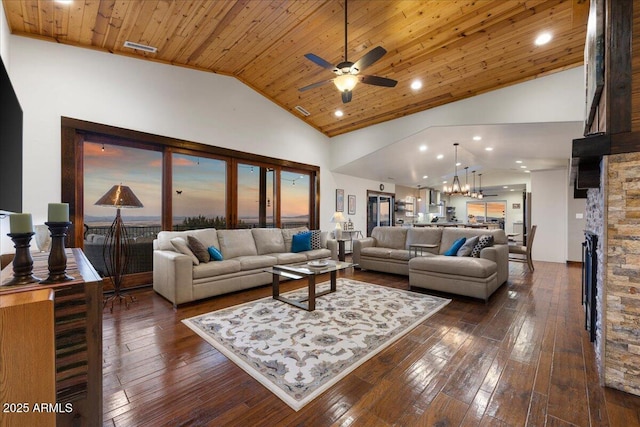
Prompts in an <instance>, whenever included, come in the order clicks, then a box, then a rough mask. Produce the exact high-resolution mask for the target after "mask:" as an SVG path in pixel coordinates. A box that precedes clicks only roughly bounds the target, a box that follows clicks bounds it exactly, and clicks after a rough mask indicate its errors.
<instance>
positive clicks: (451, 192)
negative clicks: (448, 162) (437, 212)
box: [442, 142, 465, 196]
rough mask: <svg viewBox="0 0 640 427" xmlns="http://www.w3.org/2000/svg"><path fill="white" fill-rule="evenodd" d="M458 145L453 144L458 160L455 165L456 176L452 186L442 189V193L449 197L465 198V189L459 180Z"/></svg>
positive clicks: (454, 175)
mask: <svg viewBox="0 0 640 427" xmlns="http://www.w3.org/2000/svg"><path fill="white" fill-rule="evenodd" d="M458 145H460V144H458V143H457V142H456V143H454V144H453V146H454V147H455V150H456V158H455V163H454V174H453V181H452V182H451V185H450V186H447V185H445V186H444V188H443V189H442V192H443V193H444V194H446V195H447V196H464V195H465V189H463V188H462V187H461V186H460V179H459V178H458Z"/></svg>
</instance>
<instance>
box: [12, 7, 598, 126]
mask: <svg viewBox="0 0 640 427" xmlns="http://www.w3.org/2000/svg"><path fill="white" fill-rule="evenodd" d="M2 3H3V6H4V10H5V14H6V16H7V19H8V23H9V28H10V31H11V33H12V34H15V35H19V36H28V37H36V38H40V39H46V40H50V41H53V42H57V43H65V44H69V45H73V46H78V47H86V48H91V49H98V50H102V51H106V52H111V53H114V54H119V55H127V56H133V57H138V58H142V59H145V60H150V61H157V62H163V63H168V64H173V65H177V66H185V67H189V68H194V69H198V70H202V71H207V72H214V73H219V74H224V75H229V76H234V77H236V78H237V79H239V80H240V81H242V82H243V83H245V84H246V85H248V86H250V87H251V88H253V89H255V90H256V91H258V92H259V93H261V94H263V95H264V96H266V97H267V98H269V99H271V100H272V101H273V102H275V103H276V104H278V105H280V106H281V107H282V108H284V109H286V110H288V111H290V112H291V113H292V114H295V115H296V116H298V117H299V118H300V119H301V120H304V121H306V122H307V123H309V124H310V125H311V126H313V127H315V128H316V129H318V130H320V131H321V132H323V133H325V134H326V135H328V136H335V135H339V134H342V133H346V132H349V131H353V130H355V129H359V128H363V127H366V126H370V125H373V124H375V123H380V122H384V121H387V120H391V119H395V118H398V117H402V116H405V115H407V114H412V113H416V112H419V111H422V110H426V109H429V108H433V107H436V106H439V105H442V104H446V103H449V102H453V101H457V100H460V99H463V98H467V97H471V96H474V95H477V94H479V93H483V92H487V91H490V90H493V89H497V88H500V87H504V86H508V85H512V84H515V83H520V82H523V81H525V80H529V79H533V78H536V77H538V76H541V75H546V74H549V73H553V72H557V71H561V70H565V69H568V68H572V67H576V66H580V65H582V63H583V54H584V42H585V35H586V24H587V17H588V12H589V1H588V0H528V1H515V0H495V1H488V0H475V1H473V0H461V1H454V0H448V1H447V0H430V1H416V0H396V1H382V0H374V1H367V0H351V1H349V3H348V31H347V33H348V45H347V53H348V58H349V60H351V61H353V62H355V61H356V60H357V59H359V58H360V57H362V56H363V55H364V54H365V53H366V52H368V51H369V50H371V49H373V48H374V47H376V46H382V47H384V48H385V49H386V50H387V51H388V53H387V54H386V55H384V56H383V57H382V58H381V59H380V60H379V61H377V62H376V63H375V64H373V65H372V66H371V67H369V68H368V69H367V70H366V72H365V74H373V75H378V76H383V77H388V78H391V79H394V80H397V81H398V85H397V86H396V87H395V88H384V87H376V86H370V85H366V84H363V83H359V84H358V85H357V86H356V88H355V89H354V91H353V100H352V101H351V102H350V103H348V104H343V103H342V101H341V97H340V93H339V92H338V90H337V89H336V88H335V86H334V85H333V84H326V85H323V86H321V87H319V88H316V89H312V90H308V91H305V92H300V91H299V90H298V89H299V88H301V87H303V86H306V85H308V84H311V83H315V82H317V81H322V80H327V79H331V78H333V77H334V75H333V74H332V72H331V71H330V70H327V69H323V68H321V67H319V66H318V65H316V64H314V63H312V62H311V61H309V60H308V59H306V58H305V57H304V54H306V53H314V54H316V55H318V56H320V57H321V58H324V59H326V60H327V61H328V62H330V63H331V64H337V63H339V62H341V61H342V60H343V59H344V58H343V56H344V42H345V34H344V31H345V26H344V1H342V0H340V1H336V0H325V1H320V0H307V1H305V0H296V1H276V0H272V1H269V0H237V1H223V0H144V1H141V0H75V1H73V2H72V3H71V4H68V5H65V4H61V3H57V2H54V1H52V0H3V2H2ZM543 31H548V32H550V33H551V34H552V36H553V40H552V41H551V42H550V43H549V44H547V45H544V46H540V47H538V46H536V45H535V44H534V39H535V37H536V36H537V35H538V34H539V33H541V32H543ZM125 41H131V42H135V43H140V44H143V45H150V46H154V47H157V48H158V51H157V53H145V52H143V51H141V50H133V49H130V48H125V47H124V46H123V44H124V42H125ZM414 79H420V80H422V82H423V88H422V89H420V90H418V91H414V90H412V89H411V88H410V84H411V82H412V81H413V80H414ZM298 105H299V106H302V107H303V108H304V109H305V110H307V111H309V112H310V113H311V115H310V116H308V117H304V116H302V115H301V114H300V113H299V112H298V111H297V110H296V109H295V107H296V106H298ZM338 109H340V110H342V111H343V112H344V116H343V117H341V118H338V117H336V116H335V115H334V112H335V111H336V110H338Z"/></svg>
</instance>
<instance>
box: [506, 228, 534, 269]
mask: <svg viewBox="0 0 640 427" xmlns="http://www.w3.org/2000/svg"><path fill="white" fill-rule="evenodd" d="M536 228H538V226H537V225H532V226H531V230H530V231H529V234H527V235H526V237H527V238H526V240H525V241H526V242H527V244H526V245H509V261H514V262H526V263H527V265H528V266H529V270H531V271H533V270H534V267H533V260H532V259H531V248H532V247H533V238H534V237H535V235H536ZM512 254H513V255H515V256H512Z"/></svg>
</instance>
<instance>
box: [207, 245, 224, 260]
mask: <svg viewBox="0 0 640 427" xmlns="http://www.w3.org/2000/svg"><path fill="white" fill-rule="evenodd" d="M207 251H209V255H210V256H211V259H212V260H214V261H222V260H223V259H224V258H223V257H222V253H221V252H220V251H219V250H218V248H216V247H215V246H209V247H208V248H207Z"/></svg>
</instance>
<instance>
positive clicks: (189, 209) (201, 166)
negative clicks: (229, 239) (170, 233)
mask: <svg viewBox="0 0 640 427" xmlns="http://www.w3.org/2000/svg"><path fill="white" fill-rule="evenodd" d="M171 166H172V168H173V169H172V177H173V184H172V187H173V193H172V194H171V197H172V203H171V206H172V217H173V220H172V225H173V227H172V228H173V229H174V230H192V229H197V228H210V227H213V228H217V229H224V228H227V162H226V161H224V160H220V159H211V158H207V157H200V156H192V155H188V154H180V153H173V154H172V158H171Z"/></svg>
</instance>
